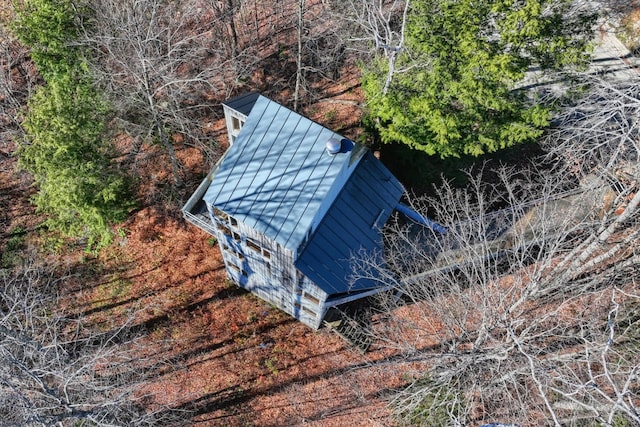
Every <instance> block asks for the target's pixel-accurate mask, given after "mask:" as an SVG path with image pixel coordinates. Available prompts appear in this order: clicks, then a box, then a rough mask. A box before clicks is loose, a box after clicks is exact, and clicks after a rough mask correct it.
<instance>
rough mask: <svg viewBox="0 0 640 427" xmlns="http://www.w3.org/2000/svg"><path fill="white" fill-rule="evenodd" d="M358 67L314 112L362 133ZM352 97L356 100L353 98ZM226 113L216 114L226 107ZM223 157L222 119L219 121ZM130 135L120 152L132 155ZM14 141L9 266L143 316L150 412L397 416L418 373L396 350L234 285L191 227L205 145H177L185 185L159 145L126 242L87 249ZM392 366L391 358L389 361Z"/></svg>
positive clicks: (93, 310) (6, 214)
mask: <svg viewBox="0 0 640 427" xmlns="http://www.w3.org/2000/svg"><path fill="white" fill-rule="evenodd" d="M353 71H354V70H351V71H350V72H349V73H347V72H345V73H344V76H345V79H343V81H340V82H336V85H335V87H334V88H331V89H330V90H327V91H326V93H327V97H326V98H325V100H324V101H323V102H319V103H317V104H315V105H312V106H310V107H309V108H307V111H306V112H305V113H306V114H308V115H309V116H311V117H312V118H314V119H315V120H317V121H319V122H320V123H322V124H325V125H326V126H328V127H330V128H333V129H339V131H341V132H343V133H345V134H346V135H347V136H350V137H352V138H356V137H357V135H356V134H355V132H357V129H358V128H357V126H358V123H359V112H358V111H359V109H358V107H357V102H358V101H359V93H358V90H357V88H356V87H355V86H356V85H355V80H354V73H353ZM343 101H346V102H343ZM218 107H219V106H213V108H218ZM210 126H211V136H212V138H215V139H216V140H218V141H220V145H221V147H222V148H221V149H224V144H225V141H224V140H225V139H226V135H224V134H223V123H222V120H217V121H215V122H212V123H210ZM128 144H129V141H127V140H126V138H123V139H122V140H121V141H120V142H119V148H120V149H121V150H123V152H126V149H127V146H128ZM15 148H16V145H15V143H14V142H13V141H10V140H3V141H0V151H1V153H0V154H1V157H0V205H1V206H2V209H1V210H0V211H1V212H0V215H1V217H0V236H1V241H0V248H1V249H2V257H3V263H4V264H5V265H7V264H10V263H11V262H15V261H17V260H19V259H21V258H23V257H24V256H25V254H26V253H27V252H32V251H33V252H36V248H37V255H36V256H37V257H38V258H39V260H40V261H41V262H47V263H51V264H56V265H59V269H60V271H61V274H62V273H65V274H68V275H69V277H70V278H69V279H67V280H66V281H65V282H64V284H63V287H62V295H63V301H64V304H65V306H66V307H67V308H66V310H70V311H71V312H72V313H73V314H74V315H84V316H88V317H90V318H91V320H92V322H93V323H94V324H95V325H96V326H97V327H99V328H105V329H106V328H110V327H112V326H113V325H115V324H117V323H118V322H121V321H124V320H125V319H127V318H128V317H129V316H130V315H131V313H134V320H133V321H134V323H135V325H136V326H137V327H136V329H137V330H139V331H141V332H142V334H143V340H144V343H145V346H144V348H145V351H146V353H147V354H141V355H140V361H141V363H142V364H143V365H144V366H148V368H147V374H148V378H149V379H148V380H147V382H146V383H145V385H144V387H143V388H142V389H141V393H145V394H149V398H148V399H147V402H148V405H149V406H151V407H154V408H156V409H159V410H162V409H161V408H166V409H173V410H179V411H182V410H184V411H185V412H184V417H185V418H191V417H193V421H194V425H201V426H216V425H254V426H284V425H301V424H306V425H318V426H347V425H358V426H367V425H370V426H377V425H390V424H392V421H391V419H390V415H389V412H388V409H387V406H386V396H387V391H388V390H391V389H393V388H394V387H399V386H400V385H401V384H402V383H403V382H404V381H406V378H402V377H399V376H398V375H397V374H395V373H393V372H391V371H389V370H386V369H385V368H384V365H385V363H384V360H385V358H387V357H389V356H390V355H385V354H383V353H381V352H380V353H376V352H372V353H369V354H367V355H363V354H361V353H360V352H358V351H356V350H354V349H353V348H351V347H350V346H349V345H348V344H346V343H345V342H344V341H343V340H342V339H341V338H339V337H338V336H337V335H336V334H334V333H332V332H330V331H328V330H320V331H313V330H311V329H309V328H308V327H306V326H305V325H303V324H301V323H299V322H297V321H295V320H294V319H293V318H290V317H289V316H287V315H285V314H283V313H282V312H280V311H279V310H277V309H276V308H274V307H271V306H269V304H267V303H265V302H263V301H261V300H259V299H258V298H256V297H254V296H253V295H251V294H249V293H247V292H245V291H243V290H242V289H240V288H239V287H237V286H235V285H233V284H231V283H229V282H228V281H227V280H226V275H225V271H224V266H223V263H222V260H221V256H220V253H219V250H218V247H217V245H215V244H213V242H212V240H211V239H210V236H209V235H207V234H206V233H205V232H203V231H201V230H199V229H198V228H196V227H194V226H192V225H189V224H187V223H186V222H185V221H184V220H183V219H182V217H181V213H180V207H181V205H182V203H184V202H185V201H186V199H187V198H188V196H189V195H190V193H191V192H192V191H193V190H195V188H196V187H197V185H198V182H199V179H200V177H202V176H203V174H204V173H205V172H206V171H205V161H204V159H203V155H202V153H201V152H200V150H198V149H196V148H193V147H188V146H186V145H185V146H180V145H179V146H178V150H177V153H178V156H179V158H180V159H181V161H182V163H183V165H184V170H185V176H186V182H187V184H186V185H184V186H183V187H181V188H179V189H176V188H175V187H174V186H173V185H172V183H171V180H172V176H171V173H170V162H169V159H168V158H167V157H166V155H165V154H164V153H163V152H161V151H159V149H156V148H155V147H146V149H145V150H141V154H138V156H137V157H136V158H135V160H134V162H133V164H132V166H131V167H132V168H133V172H134V173H135V174H136V175H137V176H138V183H139V186H138V194H137V200H138V208H137V209H136V210H135V211H134V212H133V213H132V214H131V215H130V217H129V218H128V219H127V220H126V221H125V222H124V223H122V224H119V225H117V226H116V227H114V231H115V235H116V238H115V241H114V243H113V244H112V245H111V246H109V247H107V248H105V249H104V250H102V251H101V252H100V253H98V254H88V253H86V252H85V251H84V247H83V246H82V244H81V243H72V242H68V241H64V240H62V239H56V238H53V237H51V236H50V235H48V234H47V233H43V232H42V230H41V229H40V227H39V224H41V222H42V220H43V219H44V218H43V217H42V216H41V215H39V214H38V213H36V212H35V210H34V207H33V206H32V205H31V204H30V203H29V197H30V195H31V194H33V192H34V191H35V189H34V187H33V186H32V181H31V178H30V176H29V175H28V174H26V173H24V172H21V171H20V170H19V169H18V168H17V164H16V163H17V162H16V158H15V157H14V156H13V153H14V151H15ZM380 362H382V363H380Z"/></svg>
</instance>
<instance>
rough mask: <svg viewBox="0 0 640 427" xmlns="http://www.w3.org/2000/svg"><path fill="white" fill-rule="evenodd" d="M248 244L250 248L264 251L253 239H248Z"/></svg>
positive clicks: (260, 251) (259, 251)
mask: <svg viewBox="0 0 640 427" xmlns="http://www.w3.org/2000/svg"><path fill="white" fill-rule="evenodd" d="M247 246H248V247H249V249H251V250H254V251H256V252H258V253H262V248H261V247H260V246H258V244H257V243H256V242H254V241H253V240H251V239H247Z"/></svg>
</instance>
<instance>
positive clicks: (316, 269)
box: [296, 152, 404, 294]
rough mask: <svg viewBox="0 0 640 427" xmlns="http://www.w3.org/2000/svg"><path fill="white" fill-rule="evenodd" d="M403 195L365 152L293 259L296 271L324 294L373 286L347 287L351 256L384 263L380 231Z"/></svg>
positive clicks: (368, 282) (365, 283)
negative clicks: (363, 253) (361, 253)
mask: <svg viewBox="0 0 640 427" xmlns="http://www.w3.org/2000/svg"><path fill="white" fill-rule="evenodd" d="M403 191H404V190H403V188H402V185H401V184H400V183H399V182H398V181H397V180H396V178H395V177H394V176H393V175H392V174H391V172H389V170H388V169H387V168H386V167H385V166H384V165H383V164H382V163H381V162H380V161H378V159H376V158H375V157H374V156H373V155H372V154H371V152H367V153H366V154H365V156H364V157H363V159H362V160H361V161H360V163H359V164H358V166H357V168H356V170H355V171H354V172H353V174H352V175H351V178H350V179H349V181H348V182H347V183H346V185H345V186H344V188H343V189H342V191H341V193H340V194H339V195H338V197H337V198H336V200H335V202H334V203H333V205H332V206H331V208H330V209H329V211H328V212H327V214H326V215H325V216H324V218H323V220H322V222H321V223H320V225H319V226H318V229H317V230H316V232H315V233H314V235H313V237H312V238H311V240H310V241H309V243H308V244H307V246H306V247H305V248H304V250H303V251H302V254H301V255H300V256H299V257H298V260H297V262H296V267H297V268H298V269H299V270H300V271H302V272H303V273H304V274H305V275H306V276H307V277H309V278H310V279H311V280H312V281H313V282H314V283H315V284H316V285H318V286H319V287H320V288H322V289H323V290H324V291H325V292H327V293H328V294H335V293H343V292H352V291H358V290H362V289H368V288H374V287H376V286H378V285H379V284H378V283H375V282H374V281H371V280H363V279H360V280H357V281H355V282H354V283H350V276H351V275H352V267H351V258H352V256H355V255H357V254H358V252H359V251H361V250H365V251H367V252H368V254H369V255H370V256H371V255H373V256H377V257H379V258H380V260H379V262H380V263H381V262H384V261H383V258H382V248H383V245H382V242H381V235H380V228H382V226H383V225H384V223H385V222H386V221H387V219H388V218H389V215H391V213H392V211H393V209H394V207H395V206H396V204H397V202H398V200H399V199H400V197H401V196H402V193H403Z"/></svg>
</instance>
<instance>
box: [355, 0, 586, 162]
mask: <svg viewBox="0 0 640 427" xmlns="http://www.w3.org/2000/svg"><path fill="white" fill-rule="evenodd" d="M570 7H571V2H570V1H567V0H527V1H525V2H521V1H515V0H502V1H499V2H495V1H490V0H480V1H471V0H415V1H413V2H412V3H411V8H410V9H409V14H408V20H407V24H406V45H405V48H404V49H403V50H401V51H400V52H398V58H397V64H396V68H397V70H398V71H397V72H396V73H395V74H394V76H393V81H392V83H391V85H390V86H389V89H388V90H387V91H385V90H383V89H384V88H383V85H384V79H385V76H386V75H387V71H388V70H387V69H386V68H385V67H386V64H387V62H385V61H374V62H373V64H372V65H371V66H368V67H367V68H366V69H365V72H364V74H363V88H364V91H365V95H366V98H367V104H368V114H369V117H370V118H371V119H373V123H375V127H376V129H377V131H379V133H380V136H381V138H382V140H383V141H384V142H393V141H399V142H402V143H405V144H407V145H409V146H411V147H413V148H415V149H418V150H422V151H425V152H427V153H428V154H438V155H440V156H441V157H449V156H460V155H462V154H469V155H474V156H478V155H481V154H484V153H488V152H495V151H497V150H500V149H502V148H506V147H510V146H513V145H516V144H519V143H523V142H526V141H531V140H533V139H535V138H537V137H539V136H540V135H541V133H542V132H543V129H544V128H545V127H546V126H547V125H548V124H549V120H550V112H551V106H550V105H545V104H543V103H539V102H531V100H529V99H528V98H527V97H526V96H525V95H526V94H524V93H523V92H522V91H517V90H514V89H515V88H516V85H517V83H518V82H519V81H521V80H522V79H523V78H524V76H525V72H526V71H527V70H529V69H530V68H531V67H534V66H537V67H539V68H540V69H541V70H543V71H550V70H554V71H558V70H562V69H566V68H567V67H579V66H581V65H584V64H585V63H586V60H587V59H588V51H589V39H590V37H591V34H592V31H591V26H592V23H593V19H594V15H593V14H589V13H586V12H581V13H576V14H571V17H570V18H569V13H568V12H569V10H570Z"/></svg>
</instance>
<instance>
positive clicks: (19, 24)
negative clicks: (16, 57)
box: [12, 0, 80, 81]
mask: <svg viewBox="0 0 640 427" xmlns="http://www.w3.org/2000/svg"><path fill="white" fill-rule="evenodd" d="M14 5H15V9H16V20H15V22H14V23H13V28H12V29H13V32H14V33H15V34H16V35H17V36H18V38H19V39H20V40H21V41H22V42H23V43H24V44H26V45H27V46H29V47H30V48H31V53H30V54H31V59H33V61H34V62H35V64H36V66H37V67H38V70H39V71H40V73H41V74H42V76H43V77H44V79H45V80H47V81H49V80H51V79H54V78H56V76H58V75H60V74H66V73H69V72H70V71H72V70H73V69H74V68H75V67H76V66H77V64H78V62H79V60H80V54H79V52H78V49H77V48H73V47H71V44H72V42H73V41H74V39H76V38H77V36H78V29H77V26H76V23H75V20H76V19H77V17H78V6H77V5H75V4H74V3H72V2H71V1H70V0H23V1H17V0H16V1H15V2H14Z"/></svg>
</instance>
